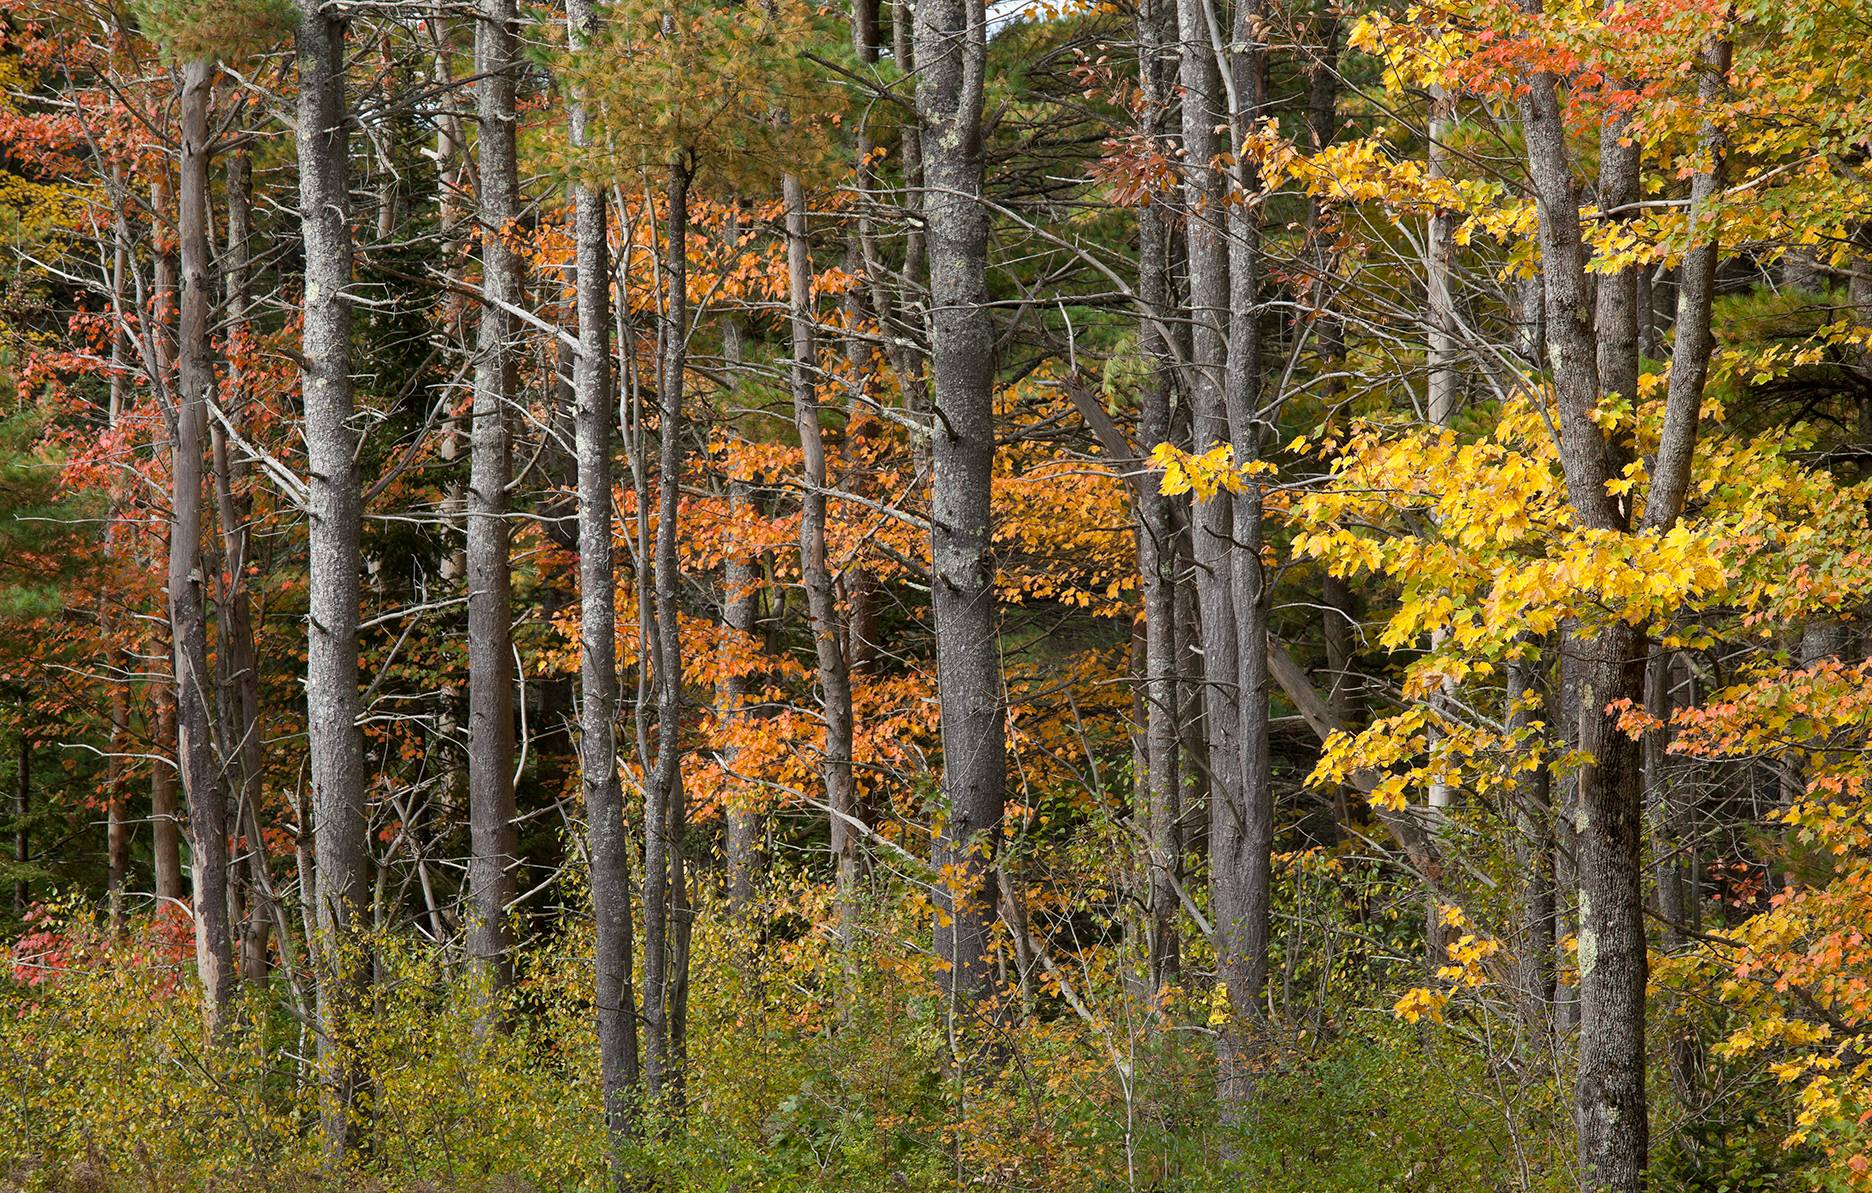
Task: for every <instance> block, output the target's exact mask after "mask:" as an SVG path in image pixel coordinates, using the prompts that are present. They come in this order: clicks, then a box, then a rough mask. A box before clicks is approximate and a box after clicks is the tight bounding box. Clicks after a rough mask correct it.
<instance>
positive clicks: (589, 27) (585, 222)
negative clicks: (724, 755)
mask: <svg viewBox="0 0 1872 1193" xmlns="http://www.w3.org/2000/svg"><path fill="white" fill-rule="evenodd" d="M566 18H567V19H566V30H567V39H568V41H569V42H570V44H571V47H572V49H573V50H574V51H577V50H579V49H581V48H582V47H583V46H584V45H585V44H586V43H587V42H588V41H589V40H590V39H591V37H592V36H593V35H594V34H595V33H596V32H597V30H598V20H599V18H598V10H597V6H596V5H595V4H594V3H593V0H570V2H569V3H568V5H567V6H566ZM567 115H568V117H569V120H570V123H571V132H572V144H573V147H574V149H577V150H582V149H585V148H587V147H588V145H589V143H590V142H589V137H590V133H589V126H588V116H587V113H586V109H585V104H584V102H583V99H582V97H580V96H578V95H573V96H571V97H570V102H569V104H568V112H567ZM572 202H573V208H574V211H573V245H574V251H575V253H576V254H577V259H576V260H577V264H576V271H577V281H576V285H577V293H578V341H579V342H578V355H577V357H576V359H575V360H574V362H573V372H572V389H573V394H574V398H575V402H576V406H575V410H576V413H575V415H574V418H575V422H574V435H575V438H576V442H577V452H578V498H579V507H578V508H579V652H580V664H579V683H580V690H581V693H582V696H583V703H582V705H581V707H580V719H579V766H580V771H581V773H582V775H583V786H584V791H585V821H586V831H587V833H588V834H589V841H590V848H591V870H592V880H591V881H592V912H593V915H594V917H595V918H596V919H597V925H598V940H597V957H596V958H595V962H594V969H595V974H596V985H595V988H594V992H593V993H594V1001H595V1002H596V1005H597V1013H598V1055H599V1062H600V1071H601V1073H602V1075H603V1081H604V1102H605V1124H606V1127H607V1128H608V1129H609V1131H610V1133H611V1138H612V1147H613V1160H612V1165H613V1168H612V1179H613V1181H614V1182H615V1183H616V1184H617V1186H618V1187H619V1188H620V1189H622V1188H624V1187H625V1186H626V1184H627V1182H628V1177H629V1175H630V1174H629V1173H627V1172H626V1171H624V1169H623V1168H622V1167H621V1164H622V1157H621V1155H620V1154H619V1153H618V1151H617V1145H618V1143H619V1141H621V1140H622V1139H623V1138H626V1137H628V1136H629V1135H630V1134H631V1133H632V1132H633V1131H634V1130H635V1127H636V1099H637V1081H638V1060H637V1006H636V998H635V996H634V993H633V991H632V989H631V955H632V941H631V885H630V846H629V843H628V841H627V840H626V839H625V834H624V796H623V791H622V789H621V788H620V786H619V783H618V760H617V698H618V697H617V685H618V679H617V639H616V632H617V608H616V599H617V589H616V576H615V573H614V570H613V565H612V559H611V531H612V503H611V391H612V387H611V265H610V247H609V242H608V240H607V235H608V230H607V224H608V218H607V216H608V213H607V211H606V207H605V194H604V191H603V189H602V188H600V187H599V186H598V185H596V184H595V183H593V182H591V181H590V180H589V179H588V178H586V177H584V176H580V177H578V178H577V179H576V180H575V181H574V183H573V187H572Z"/></svg>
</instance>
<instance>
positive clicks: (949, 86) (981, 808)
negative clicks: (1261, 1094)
mask: <svg viewBox="0 0 1872 1193" xmlns="http://www.w3.org/2000/svg"><path fill="white" fill-rule="evenodd" d="M915 42H916V61H917V65H918V72H917V88H916V104H917V115H918V118H919V124H920V129H921V131H920V135H919V137H918V140H919V141H920V143H921V146H922V156H923V161H922V167H923V181H924V190H923V202H922V208H923V217H924V219H923V222H924V228H925V234H926V236H927V248H926V252H927V255H928V261H929V283H930V366H931V376H932V379H933V382H934V385H933V387H932V394H931V397H932V405H933V407H934V412H935V420H934V423H933V425H932V427H931V469H932V482H933V483H932V497H931V532H930V556H931V564H932V568H931V571H932V575H931V581H932V582H931V585H930V588H931V594H932V602H933V605H934V614H935V618H936V687H937V696H938V700H939V702H940V704H941V718H942V760H943V774H942V802H943V808H942V810H941V813H940V816H941V828H940V831H939V833H938V834H937V837H936V841H935V847H934V850H933V854H934V856H933V858H932V861H933V862H934V864H935V865H936V867H937V868H938V869H939V870H941V871H942V872H943V873H944V874H945V875H946V876H947V880H946V883H945V884H944V887H943V889H942V890H941V891H940V892H939V897H938V906H939V908H940V913H939V915H938V920H937V925H936V952H937V955H938V956H939V957H940V958H941V959H942V960H943V961H944V962H946V963H947V965H948V969H947V971H946V973H945V975H944V986H945V993H946V995H947V996H948V1015H949V1027H950V1032H951V1040H952V1043H953V1042H954V1041H955V1040H956V1039H958V1038H959V1037H958V1033H959V1030H960V1028H961V1026H962V1021H963V1020H964V1019H965V1018H966V1017H968V1016H970V1015H971V1014H972V1012H973V1004H974V1003H976V1002H977V1001H978V1000H980V999H982V998H983V997H985V996H986V995H987V994H988V993H989V992H990V990H991V988H992V986H993V983H994V971H993V966H992V965H991V963H990V958H989V934H990V930H991V927H992V925H993V923H994V918H995V913H996V909H997V908H998V907H999V905H1000V902H1001V900H1000V898H999V896H998V894H997V884H996V880H995V861H994V859H995V850H996V847H997V845H998V844H999V842H998V838H999V836H1000V833H1001V818H1002V814H1003V811H1004V809H1005V804H1006V792H1005V790H1004V788H1005V782H1006V772H1007V758H1006V741H1005V736H1006V708H1005V706H1004V704H1003V701H1002V692H1001V666H1000V662H1001V660H1000V649H999V641H998V636H997V635H998V630H999V625H998V614H997V610H996V605H995V592H994V578H995V563H994V555H993V548H994V544H993V539H992V534H991V510H990V505H989V489H990V483H991V481H992V478H993V473H994V327H993V323H992V320H991V318H990V314H989V310H988V306H987V302H988V220H987V211H986V209H985V208H984V207H983V206H982V204H981V202H980V196H981V190H982V142H981V137H982V88H983V84H984V76H985V74H986V72H987V59H988V43H987V18H986V14H985V12H984V10H983V5H982V2H981V0H917V3H916V27H915ZM945 918H946V919H947V922H946V923H945V922H944V919H945Z"/></svg>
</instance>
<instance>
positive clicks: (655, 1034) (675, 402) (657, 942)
mask: <svg viewBox="0 0 1872 1193" xmlns="http://www.w3.org/2000/svg"><path fill="white" fill-rule="evenodd" d="M689 180H690V174H689V166H688V164H687V162H686V161H685V160H684V158H683V157H682V156H681V155H677V156H674V157H672V159H671V161H670V163H669V173H668V177H667V191H666V197H667V201H668V221H669V222H668V232H667V239H666V241H665V244H664V264H663V286H664V304H663V327H662V340H663V344H662V350H663V351H662V360H661V362H660V364H661V373H662V375H661V378H660V380H659V384H658V397H659V400H660V402H661V409H660V410H659V411H658V416H657V421H658V426H657V451H658V476H657V531H656V554H655V573H656V574H655V601H654V620H653V627H652V628H653V630H654V636H655V658H656V668H655V670H656V703H657V743H656V767H655V770H654V772H653V773H652V775H651V779H650V782H649V784H648V785H647V786H646V787H645V789H644V799H645V806H644V825H645V829H644V937H645V939H644V995H643V1001H644V1037H645V1044H646V1047H645V1050H644V1093H645V1095H646V1097H648V1099H649V1100H650V1102H651V1103H653V1104H657V1103H661V1104H663V1106H664V1107H665V1108H666V1109H667V1110H668V1111H670V1112H671V1113H679V1112H680V1110H681V1107H682V1099H683V1086H682V1024H683V1020H684V1017H685V1013H686V1008H685V1007H684V1006H683V1005H682V1003H683V998H684V996H685V991H686V989H687V982H686V974H685V973H684V972H683V970H684V968H685V966H686V964H687V961H688V957H687V948H686V945H685V937H686V934H687V923H686V921H687V914H688V913H687V908H686V902H687V892H686V889H685V878H684V873H683V863H682V848H683V841H682V838H683V827H684V823H685V821H686V809H685V808H684V806H683V774H682V641H681V634H680V630H679V626H678V616H679V608H680V605H679V601H678V590H679V585H680V581H681V579H682V577H681V574H680V572H679V571H678V566H679V565H678V558H677V553H676V533H677V525H676V520H677V517H678V509H679V502H678V498H679V496H680V489H681V484H682V467H683V444H682V401H683V380H684V373H685V371H686V369H687V365H688V359H687V351H686V344H685V337H686V336H687V333H688V327H689V263H688V241H689Z"/></svg>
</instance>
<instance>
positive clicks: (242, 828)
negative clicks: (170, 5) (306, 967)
mask: <svg viewBox="0 0 1872 1193" xmlns="http://www.w3.org/2000/svg"><path fill="white" fill-rule="evenodd" d="M252 184H253V176H252V163H251V160H250V159H249V157H248V156H247V153H246V151H245V150H243V151H241V152H238V153H236V154H235V155H234V156H233V157H232V158H231V159H230V160H229V161H228V168H227V205H228V206H227V225H228V233H227V234H228V245H227V253H226V255H225V257H224V258H223V266H222V273H223V275H224V278H225V282H226V294H227V299H226V302H227V324H228V327H229V329H230V332H231V334H232V336H233V338H234V339H235V340H236V341H241V342H244V340H245V337H246V334H247V307H248V300H249V298H248V293H247V284H248V283H247V270H248V258H249V252H248V238H249V236H250V233H251V215H252V204H253V192H252ZM227 381H228V392H229V396H230V401H229V403H228V404H229V406H230V407H231V410H230V413H229V419H230V421H232V422H234V424H235V425H236V426H239V425H240V424H241V420H242V415H243V408H244V406H245V404H246V400H247V392H246V378H245V376H244V373H243V366H242V363H241V361H240V359H239V353H238V352H237V353H233V354H230V356H229V359H228V367H227ZM212 438H213V457H212V458H213V461H214V486H215V516H216V519H217V521H218V522H219V523H220V530H221V556H222V558H221V568H220V573H221V577H222V579H221V591H220V593H219V596H218V607H219V609H220V626H219V636H220V641H219V646H220V649H219V650H218V651H217V654H216V660H215V661H216V663H217V664H218V665H219V670H220V675H219V680H220V683H219V689H218V692H219V696H220V712H221V724H222V726H223V729H222V734H223V737H224V739H225V740H226V741H227V743H228V745H227V750H228V753H229V754H230V755H231V756H232V762H233V769H234V781H235V785H234V790H233V796H234V798H233V801H232V804H233V806H232V807H231V808H230V810H229V811H230V815H231V819H232V821H233V823H232V826H231V827H233V828H234V830H235V833H236V835H237V836H239V835H243V834H244V835H245V837H246V856H247V857H248V859H249V861H250V865H249V867H248V869H250V870H251V869H252V868H253V867H254V866H257V865H263V864H264V862H263V861H262V860H260V859H259V858H258V857H257V856H256V855H257V854H258V853H259V852H261V851H263V845H262V843H261V841H260V839H259V833H258V827H259V826H258V824H257V823H255V822H254V817H255V816H256V814H257V809H258V808H259V805H260V780H261V767H262V765H263V762H264V760H263V758H262V754H261V740H260V665H259V659H260V655H259V650H258V648H257V647H256V645H255V642H254V626H253V609H252V603H251V602H250V601H249V599H248V595H247V563H248V558H249V533H248V514H249V505H248V502H247V500H246V498H245V497H244V496H243V495H242V493H241V492H240V490H239V488H238V486H239V484H240V481H241V479H242V476H243V474H244V472H245V468H244V466H243V465H242V463H241V462H240V461H239V460H237V459H236V458H235V457H234V455H233V454H232V453H231V452H230V451H229V444H228V441H227V435H226V433H225V432H224V431H223V430H222V428H221V426H220V424H218V423H217V424H216V425H215V426H214V428H213V435H212ZM238 871H239V867H235V868H233V870H232V871H231V873H238ZM262 891H263V888H262V887H261V886H260V885H259V884H257V883H256V884H249V895H248V898H249V900H250V901H251V902H253V903H255V904H256V905H258V904H259V902H260V901H261V900H262V899H263V897H264V896H263V894H262ZM231 898H232V895H231V893H230V901H231ZM247 923H248V925H249V927H248V929H247V930H246V931H244V933H243V935H242V939H241V948H240V966H241V976H242V977H243V978H247V979H249V980H255V981H258V980H262V979H264V978H265V976H266V936H267V931H266V925H267V924H268V923H269V919H268V917H267V916H265V915H259V916H252V915H250V916H249V917H248V918H247ZM255 925H257V926H258V927H257V929H256V928H255V927H254V926H255Z"/></svg>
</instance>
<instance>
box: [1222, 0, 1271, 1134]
mask: <svg viewBox="0 0 1872 1193" xmlns="http://www.w3.org/2000/svg"><path fill="white" fill-rule="evenodd" d="M1263 12H1264V9H1263V6H1262V5H1261V4H1260V3H1259V2H1258V0H1241V2H1240V3H1238V4H1237V5H1236V8H1235V25H1234V31H1233V37H1232V39H1231V44H1230V47H1229V55H1228V69H1229V71H1230V74H1231V76H1232V82H1233V88H1232V90H1233V93H1234V98H1233V108H1232V110H1231V112H1230V127H1231V130H1232V134H1233V135H1232V138H1231V139H1232V141H1233V143H1234V144H1236V145H1240V144H1242V143H1243V142H1244V141H1245V140H1246V138H1247V136H1248V134H1249V133H1250V132H1251V131H1252V129H1253V127H1254V124H1255V122H1256V121H1257V120H1258V119H1259V118H1260V116H1261V113H1262V111H1263V110H1264V108H1265V107H1266V102H1267V51H1266V48H1265V47H1264V46H1263V44H1262V39H1263V38H1264V37H1265V36H1266V31H1265V30H1264V29H1263V28H1262V16H1263ZM1233 173H1234V177H1233V187H1232V196H1231V197H1232V199H1233V200H1234V201H1232V202H1230V203H1229V204H1228V205H1227V210H1228V232H1229V235H1228V254H1229V268H1228V294H1229V332H1228V349H1227V361H1228V365H1227V373H1226V380H1225V385H1226V394H1225V404H1226V408H1227V415H1228V427H1229V442H1230V444H1231V445H1232V446H1233V447H1234V449H1235V459H1236V460H1237V461H1238V462H1239V463H1242V464H1247V463H1248V462H1250V461H1252V460H1257V459H1259V458H1260V456H1261V445H1262V440H1263V438H1264V435H1263V427H1264V426H1265V425H1266V424H1267V422H1268V420H1269V419H1270V417H1271V412H1270V411H1268V410H1264V409H1263V403H1262V381H1261V371H1262V349H1261V274H1262V271H1263V264H1262V256H1261V255H1262V250H1261V222H1260V221H1261V217H1260V205H1259V204H1258V203H1255V202H1253V201H1252V196H1253V195H1254V192H1255V191H1256V190H1257V189H1258V187H1259V179H1258V176H1257V175H1256V174H1255V171H1254V169H1253V166H1252V164H1251V162H1250V159H1249V158H1248V157H1247V155H1245V154H1237V155H1236V156H1235V166H1234V171H1233ZM1231 505H1232V506H1233V509H1232V511H1231V514H1232V517H1233V520H1234V539H1233V541H1232V543H1230V544H1229V548H1230V549H1229V552H1228V563H1229V584H1230V589H1231V594H1230V599H1231V603H1232V604H1233V607H1234V613H1235V627H1236V628H1235V644H1236V649H1237V652H1238V654H1237V657H1236V674H1235V683H1236V715H1237V717H1238V718H1239V720H1238V722H1237V733H1238V734H1239V742H1240V745H1239V749H1240V751H1241V753H1240V763H1239V767H1240V771H1239V774H1240V781H1241V785H1240V787H1239V788H1237V789H1235V790H1234V791H1231V792H1230V793H1229V797H1230V798H1226V799H1217V800H1212V801H1211V802H1210V805H1209V821H1210V829H1209V835H1210V840H1209V849H1210V873H1211V879H1210V883H1211V888H1212V895H1211V897H1212V901H1213V903H1214V912H1215V926H1216V970H1217V973H1218V975H1219V977H1220V978H1221V980H1222V982H1223V984H1224V985H1225V987H1226V988H1227V990H1228V999H1229V1004H1230V1016H1229V1019H1228V1022H1226V1023H1224V1024H1223V1025H1222V1028H1221V1030H1220V1032H1219V1033H1218V1035H1217V1047H1218V1054H1217V1058H1218V1061H1219V1080H1220V1093H1221V1098H1222V1111H1223V1118H1224V1120H1225V1121H1231V1120H1232V1119H1233V1118H1234V1117H1235V1116H1236V1115H1237V1114H1238V1113H1239V1112H1240V1110H1241V1108H1242V1105H1241V1104H1242V1103H1243V1102H1245V1101H1246V1099H1247V1096H1248V1094H1249V1092H1250V1082H1251V1081H1252V1068H1251V1065H1250V1063H1249V1062H1250V1058H1249V1056H1248V1052H1249V1049H1250V1048H1251V1047H1252V1045H1253V1035H1254V1034H1255V1033H1254V1028H1253V1026H1251V1025H1252V1023H1253V1022H1254V1021H1255V1020H1258V1019H1259V1018H1260V1017H1261V1015H1262V1008H1263V1006H1264V1004H1263V1002H1262V998H1261V995H1262V991H1263V988H1264V987H1265V986H1266V984H1267V977H1268V935H1269V922H1270V913H1271V899H1272V878H1273V860H1272V855H1273V846H1274V789H1273V776H1272V758H1271V754H1270V743H1269V741H1268V666H1267V636H1268V613H1269V607H1270V600H1271V596H1272V594H1271V593H1270V591H1269V587H1268V578H1267V576H1266V574H1265V572H1264V570H1263V567H1262V560H1261V546H1262V525H1261V515H1262V509H1261V490H1260V488H1259V486H1258V484H1257V483H1255V482H1252V481H1251V482H1250V483H1249V484H1248V486H1247V487H1246V489H1245V490H1244V491H1243V492H1242V493H1240V494H1237V495H1236V496H1235V497H1234V499H1233V501H1232V502H1231Z"/></svg>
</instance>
